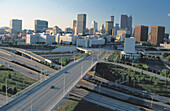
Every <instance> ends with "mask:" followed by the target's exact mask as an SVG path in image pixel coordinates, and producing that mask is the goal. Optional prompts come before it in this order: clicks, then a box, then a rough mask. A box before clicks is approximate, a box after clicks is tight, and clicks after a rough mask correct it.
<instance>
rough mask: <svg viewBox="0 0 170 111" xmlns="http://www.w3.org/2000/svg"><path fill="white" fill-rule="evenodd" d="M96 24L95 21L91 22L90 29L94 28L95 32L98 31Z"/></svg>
mask: <svg viewBox="0 0 170 111" xmlns="http://www.w3.org/2000/svg"><path fill="white" fill-rule="evenodd" d="M97 26H98V25H97V22H96V21H92V23H91V27H92V28H94V29H95V31H97V30H98V28H97Z"/></svg>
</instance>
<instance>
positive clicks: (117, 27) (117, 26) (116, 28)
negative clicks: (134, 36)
mask: <svg viewBox="0 0 170 111" xmlns="http://www.w3.org/2000/svg"><path fill="white" fill-rule="evenodd" d="M117 30H119V24H118V23H117V24H116V26H115V28H114V36H116V35H117Z"/></svg>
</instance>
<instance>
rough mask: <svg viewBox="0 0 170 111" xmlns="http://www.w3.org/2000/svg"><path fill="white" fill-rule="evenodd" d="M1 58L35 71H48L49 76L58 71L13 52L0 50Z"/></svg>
mask: <svg viewBox="0 0 170 111" xmlns="http://www.w3.org/2000/svg"><path fill="white" fill-rule="evenodd" d="M0 56H1V58H5V59H8V60H10V61H15V62H18V63H20V64H23V65H26V66H28V67H31V68H33V69H36V70H38V71H44V70H46V71H47V72H48V73H49V74H51V73H53V72H55V71H56V70H54V69H52V68H50V67H48V66H45V65H42V64H40V63H38V62H36V61H34V60H31V59H27V58H25V57H22V56H19V55H16V54H13V53H11V52H8V51H5V50H2V49H0Z"/></svg>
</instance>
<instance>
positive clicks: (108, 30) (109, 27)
mask: <svg viewBox="0 0 170 111" xmlns="http://www.w3.org/2000/svg"><path fill="white" fill-rule="evenodd" d="M112 28H113V22H112V21H106V27H105V30H106V35H112Z"/></svg>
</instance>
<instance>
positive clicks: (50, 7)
mask: <svg viewBox="0 0 170 111" xmlns="http://www.w3.org/2000/svg"><path fill="white" fill-rule="evenodd" d="M41 1H42V2H40V0H37V1H33V0H30V1H26V0H22V1H21V0H9V1H0V3H1V5H2V6H1V7H0V9H1V10H3V11H2V12H1V14H2V15H4V16H2V17H1V20H0V27H3V26H8V27H9V24H10V19H21V20H22V21H23V27H22V28H23V29H34V20H35V19H41V20H47V21H48V22H49V27H53V26H55V25H57V26H59V27H60V28H62V29H64V28H66V27H71V21H72V20H74V19H76V18H77V14H79V13H85V14H87V27H88V28H90V27H91V22H92V21H96V22H98V24H99V25H98V28H99V27H101V25H102V24H103V23H105V21H108V20H110V16H114V17H115V20H114V21H115V22H114V24H116V23H119V24H120V18H121V14H126V15H130V14H131V15H132V17H133V28H134V27H135V25H147V26H151V25H159V26H165V32H166V33H170V22H169V20H170V17H169V16H170V14H169V12H168V11H169V10H168V3H170V1H168V0H164V1H163V2H162V1H155V0H150V1H147V0H143V1H135V0H131V1H126V0H107V2H106V1H105V2H104V1H97V0H94V1H91V2H89V0H80V1H78V0H72V1H69V0H65V1H58V0H57V1H54V0H50V2H49V1H47V0H41ZM137 3H138V4H139V5H137ZM25 4H26V5H25ZM63 4H64V5H63ZM151 5H152V6H151ZM159 5H160V7H161V8H160V7H159V8H158V6H159ZM87 6H88V7H87ZM92 6H93V7H92ZM143 6H145V7H143ZM8 7H10V8H8ZM82 7H83V8H82ZM134 8H135V10H133V9H134ZM4 9H6V10H4ZM21 9H22V10H21ZM149 31H150V29H149Z"/></svg>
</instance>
